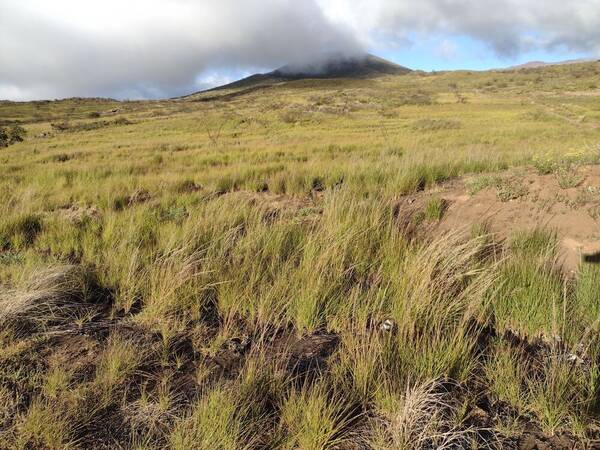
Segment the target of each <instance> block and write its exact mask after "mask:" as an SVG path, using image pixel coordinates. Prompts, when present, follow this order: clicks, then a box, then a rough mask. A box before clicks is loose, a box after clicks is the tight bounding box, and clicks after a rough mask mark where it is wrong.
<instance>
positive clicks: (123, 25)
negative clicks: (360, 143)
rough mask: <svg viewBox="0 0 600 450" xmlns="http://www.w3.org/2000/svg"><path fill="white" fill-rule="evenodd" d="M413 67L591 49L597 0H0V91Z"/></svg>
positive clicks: (168, 90) (13, 96)
mask: <svg viewBox="0 0 600 450" xmlns="http://www.w3.org/2000/svg"><path fill="white" fill-rule="evenodd" d="M365 52H370V53H373V54H376V55H378V56H382V57H385V58H388V59H390V60H391V61H394V62H396V63H398V64H401V65H404V66H407V67H410V68H412V69H421V70H427V71H430V70H453V69H470V70H484V69H489V68H498V67H506V66H511V65H515V64H520V63H523V62H527V61H532V60H543V61H560V60H565V59H576V58H583V57H598V56H600V0H412V1H408V0H0V99H9V100H34V99H54V98H64V97H72V96H79V97H112V98H119V99H141V98H166V97H173V96H177V95H184V94H187V93H191V92H194V91H197V90H201V89H205V88H208V87H212V86H216V85H219V84H223V83H226V82H230V81H233V80H235V79H238V78H240V77H243V76H246V75H249V74H252V73H256V72H265V71H269V70H272V69H275V68H277V67H279V66H282V65H285V64H294V65H302V64H310V63H312V62H314V61H315V60H319V58H322V57H323V55H324V54H331V53H336V54H344V55H348V56H352V55H359V54H362V53H365Z"/></svg>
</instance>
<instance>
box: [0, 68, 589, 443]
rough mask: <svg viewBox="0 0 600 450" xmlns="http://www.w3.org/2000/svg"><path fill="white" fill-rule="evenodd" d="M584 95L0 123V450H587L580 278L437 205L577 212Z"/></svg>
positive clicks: (557, 86) (245, 99)
mask: <svg viewBox="0 0 600 450" xmlns="http://www.w3.org/2000/svg"><path fill="white" fill-rule="evenodd" d="M599 73H600V66H599V65H598V64H593V63H590V64H582V65H573V66H557V67H548V68H542V69H535V70H529V69H528V70H522V71H506V72H488V73H471V72H456V73H438V74H424V73H413V74H409V75H403V76H392V77H383V78H380V79H373V80H366V79H365V80H334V81H331V80H314V81H311V80H305V81H294V82H290V83H288V84H284V85H280V86H276V87H273V88H271V89H269V90H268V91H261V90H253V91H251V92H249V93H247V94H243V95H238V96H234V97H227V98H226V99H224V100H223V101H221V100H219V99H218V98H216V99H214V98H213V99H208V100H207V99H204V100H205V101H198V100H202V99H203V98H204V97H203V95H204V94H199V95H197V96H192V97H190V98H186V99H180V100H166V101H160V102H158V101H157V102H122V103H116V102H113V101H109V100H80V99H72V100H64V101H57V102H50V103H46V102H31V103H23V104H18V103H10V102H2V103H0V117H2V120H3V123H6V124H8V126H9V127H10V126H12V124H14V123H19V124H20V125H19V126H20V127H23V128H24V129H25V130H27V135H24V134H22V137H23V141H22V142H12V145H11V146H10V147H9V148H7V149H3V150H2V151H1V152H0V162H1V164H0V198H2V199H3V201H2V202H1V203H0V448H23V449H26V448H27V449H28V448H50V449H62V448H137V449H143V448H174V449H187V448H202V449H232V450H233V449H244V448H248V449H255V448H256V449H258V448H283V449H295V448H302V449H329V448H334V449H335V448H338V449H358V448H372V449H384V448H396V449H431V448H442V449H443V448H447V449H462V448H498V449H504V448H509V449H510V448H536V447H535V446H536V445H538V448H543V447H542V446H544V445H546V446H548V447H552V448H572V447H573V446H580V447H581V448H584V446H586V445H587V446H589V447H590V448H593V446H594V445H597V443H598V439H599V436H598V431H597V430H598V426H600V421H599V419H600V418H599V415H598V413H599V411H600V395H599V391H598V379H599V377H600V367H599V363H600V354H599V349H600V345H599V344H600V343H599V342H598V339H599V338H600V330H599V329H598V328H599V326H600V325H599V323H600V321H599V314H600V306H599V303H598V292H600V289H599V288H600V284H599V283H600V268H599V266H597V265H595V264H592V263H582V264H581V265H580V266H579V268H578V269H577V271H576V272H575V273H572V272H570V271H568V270H566V269H565V268H564V267H563V265H562V264H561V260H560V258H559V250H558V240H559V237H558V236H557V234H556V233H555V232H554V230H552V229H547V228H545V227H544V226H543V225H544V224H541V225H540V226H539V227H537V228H534V229H526V230H516V229H515V230H507V235H506V236H498V235H497V234H495V233H493V232H491V231H490V229H489V227H488V226H487V224H486V223H484V219H485V218H484V217H481V222H478V223H475V224H473V223H464V224H463V226H461V227H459V228H456V229H454V230H451V231H449V232H448V231H443V230H442V228H440V223H442V222H443V221H444V217H445V215H446V213H447V210H448V208H449V206H450V204H449V202H448V201H447V200H445V199H444V197H443V196H442V195H440V194H438V193H437V190H439V189H440V186H442V185H444V184H445V183H452V182H454V181H455V180H456V179H458V178H460V177H466V179H468V180H470V181H467V190H468V191H469V193H470V194H473V195H474V194H475V193H477V192H480V191H483V190H485V189H492V190H493V191H492V192H494V194H493V195H494V196H497V198H498V199H500V200H501V201H506V202H507V205H508V206H510V205H511V203H509V202H519V201H520V199H521V198H523V197H525V196H527V195H528V192H529V190H530V187H529V186H528V184H527V183H526V182H525V181H523V178H522V177H520V176H519V170H520V169H519V167H521V166H533V167H534V168H535V169H537V171H539V173H540V174H541V175H540V176H542V177H544V176H545V177H556V178H553V179H556V180H557V182H559V183H560V186H561V188H564V192H568V191H569V189H572V188H573V187H575V186H579V184H580V183H581V182H582V181H581V179H580V176H581V175H580V174H581V173H582V172H580V171H579V170H580V169H581V167H582V166H583V165H589V164H595V163H597V162H598V161H599V157H600V153H599V152H598V148H597V147H596V146H595V145H592V144H591V143H595V142H600V127H599V126H598V125H599V124H600V100H599V99H600V96H598V93H597V92H596V90H591V89H590V88H588V87H587V86H589V84H590V83H591V82H592V80H596V79H597V77H598V74H599ZM583 94H585V95H583ZM211 95H213V96H214V95H215V94H214V93H212V94H211ZM223 95H227V92H225V93H223ZM217 97H218V94H217ZM321 99H328V100H327V102H323V101H322V100H321ZM290 105H293V107H292V108H290ZM382 111H385V114H382ZM539 111H542V112H544V114H539ZM582 114H585V115H586V120H585V121H577V120H574V115H582ZM100 117H102V118H103V119H101V120H99V118H100ZM52 124H54V126H53V125H52ZM57 124H58V125H60V124H63V125H64V124H67V125H68V126H67V125H65V126H62V125H60V126H57ZM207 130H208V131H207ZM549 149H551V153H548V152H549ZM542 158H543V160H544V161H546V160H548V161H551V162H548V163H546V162H540V161H542ZM565 161H568V163H569V165H566V163H565ZM561 168H564V170H566V172H564V173H563V171H562V170H563V169H561ZM531 170H533V169H531ZM423 191H425V193H424V194H423ZM588 191H589V193H590V196H591V195H592V194H593V192H592V190H589V189H588ZM425 194H426V195H427V197H423V196H424V195H425ZM422 195H423V196H422ZM590 201H596V200H590ZM491 220H493V218H492V219H491ZM528 443H529V444H528ZM527 445H530V446H529V447H527ZM561 445H563V447H560V446H561Z"/></svg>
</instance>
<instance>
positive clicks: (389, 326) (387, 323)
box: [379, 319, 396, 333]
mask: <svg viewBox="0 0 600 450" xmlns="http://www.w3.org/2000/svg"><path fill="white" fill-rule="evenodd" d="M395 328H396V322H394V321H393V320H391V319H386V320H384V321H383V322H381V325H380V326H379V329H380V330H381V331H385V332H388V333H390V332H392V331H394V330H395Z"/></svg>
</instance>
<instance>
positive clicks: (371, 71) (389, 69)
mask: <svg viewBox="0 0 600 450" xmlns="http://www.w3.org/2000/svg"><path fill="white" fill-rule="evenodd" d="M410 72H412V70H411V69H409V68H407V67H404V66H400V65H398V64H395V63H393V62H391V61H388V60H386V59H383V58H379V57H378V56H374V55H371V54H365V55H361V56H353V57H339V56H336V57H330V58H328V59H325V60H323V61H320V62H316V63H311V64H305V65H285V66H282V67H280V68H279V69H276V70H273V71H272V72H268V73H264V74H255V75H251V76H249V77H246V78H242V79H241V80H238V81H234V82H233V83H229V84H226V85H223V86H218V87H215V88H212V89H209V90H206V91H201V92H195V93H193V94H190V95H189V96H187V97H188V98H189V97H192V96H197V95H200V94H205V93H209V92H215V91H223V90H238V89H239V90H242V91H238V92H234V93H232V95H239V94H240V93H245V92H247V91H253V90H255V89H260V88H264V87H270V86H273V85H275V84H278V83H283V82H287V81H295V80H304V79H314V78H316V79H333V78H370V77H378V76H384V75H404V74H407V73H410ZM208 98H212V97H208Z"/></svg>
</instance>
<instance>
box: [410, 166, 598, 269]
mask: <svg viewBox="0 0 600 450" xmlns="http://www.w3.org/2000/svg"><path fill="white" fill-rule="evenodd" d="M486 177H487V179H486ZM574 179H576V183H574V184H576V185H575V186H573V187H566V188H565V187H561V184H562V185H563V186H564V185H565V183H564V181H563V182H561V179H560V175H559V174H549V175H539V174H538V173H537V172H536V171H535V170H534V169H523V170H521V171H515V172H507V173H501V174H497V175H480V176H475V177H471V178H468V179H464V180H456V181H453V182H451V183H448V184H446V185H444V186H442V187H440V189H439V190H438V191H437V192H436V193H435V195H439V196H441V197H443V198H444V199H445V200H446V201H447V202H448V206H447V208H446V210H445V212H444V216H443V218H442V220H441V221H440V224H439V228H438V229H439V230H440V231H455V230H457V229H464V230H468V229H469V227H472V226H473V225H477V224H482V223H485V224H487V225H488V226H489V229H490V231H491V232H493V233H495V234H497V235H498V236H499V237H500V238H506V237H509V236H510V235H511V234H512V233H514V232H517V231H524V230H532V229H534V228H536V227H544V228H548V229H553V230H556V232H557V234H558V238H559V243H560V245H559V252H558V253H559V258H560V262H562V263H563V265H564V267H565V269H567V270H571V271H574V270H576V269H577V267H578V265H579V263H580V261H582V260H583V261H586V262H594V261H595V260H596V259H598V260H600V223H599V222H598V220H599V219H600V166H589V167H581V168H579V169H578V170H577V173H576V174H574ZM490 180H491V181H490ZM473 186H475V188H474V187H473ZM469 192H470V193H469ZM421 195H423V196H431V195H432V193H424V194H421Z"/></svg>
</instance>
